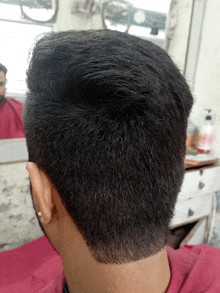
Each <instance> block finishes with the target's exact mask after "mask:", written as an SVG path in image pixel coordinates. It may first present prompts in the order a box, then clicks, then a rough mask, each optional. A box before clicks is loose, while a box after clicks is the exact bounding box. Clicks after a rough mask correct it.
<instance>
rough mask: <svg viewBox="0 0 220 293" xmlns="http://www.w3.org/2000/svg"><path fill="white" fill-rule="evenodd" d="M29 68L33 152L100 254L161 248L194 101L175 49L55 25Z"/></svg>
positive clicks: (28, 129) (139, 253)
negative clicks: (63, 29)
mask: <svg viewBox="0 0 220 293" xmlns="http://www.w3.org/2000/svg"><path fill="white" fill-rule="evenodd" d="M27 77H28V80H27V83H28V88H29V93H28V97H27V101H26V105H25V109H24V127H25V134H26V138H27V146H28V152H29V161H31V162H34V163H35V164H36V165H37V166H38V167H39V170H43V172H45V174H46V176H48V178H49V180H51V183H52V185H53V186H54V188H55V189H56V190H57V191H58V194H59V196H60V198H61V200H62V203H63V204H64V206H65V208H66V210H67V212H68V214H69V215H70V216H71V218H72V220H73V222H74V224H75V225H76V227H77V228H78V231H79V232H80V233H81V235H82V236H83V238H84V240H85V242H86V244H87V245H88V247H89V249H90V251H91V253H92V254H93V256H94V257H95V259H96V260H97V261H100V262H103V263H123V262H129V261H136V260H139V259H143V258H146V257H149V256H150V255H154V254H156V253H157V252H159V251H160V250H161V249H162V248H163V247H164V245H165V243H166V236H167V231H168V227H169V223H170V220H171V218H172V215H173V210H174V205H175V202H176V198H177V195H178V192H179V190H180V187H181V184H182V180H183V175H184V155H185V138H186V125H187V117H188V115H189V112H190V109H191V107H192V103H193V98H192V96H191V93H190V90H189V88H188V86H187V84H186V82H185V80H184V78H183V77H182V75H181V74H180V72H179V70H178V69H177V67H176V66H175V65H174V63H173V62H172V60H171V59H170V57H169V56H168V55H167V53H166V52H165V51H164V50H163V49H161V48H159V47H158V46H156V45H154V44H152V43H151V42H148V41H145V40H142V39H139V38H137V37H134V36H131V35H128V34H123V33H119V32H116V31H107V30H101V31H79V32H73V31H69V32H62V33H52V34H49V35H46V36H44V37H43V38H42V39H40V40H39V41H38V42H37V44H36V46H35V48H34V51H33V54H32V59H31V62H30V66H29V69H28V72H27ZM33 178H34V177H33ZM32 185H33V182H32ZM57 237H59V235H58V236H57Z"/></svg>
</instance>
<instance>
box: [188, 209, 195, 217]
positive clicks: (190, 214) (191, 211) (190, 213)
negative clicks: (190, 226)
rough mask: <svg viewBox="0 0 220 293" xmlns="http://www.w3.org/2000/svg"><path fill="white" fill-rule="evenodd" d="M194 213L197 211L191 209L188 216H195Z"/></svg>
mask: <svg viewBox="0 0 220 293" xmlns="http://www.w3.org/2000/svg"><path fill="white" fill-rule="evenodd" d="M194 213H195V212H194V211H193V210H191V209H189V210H188V217H191V216H193V215H194Z"/></svg>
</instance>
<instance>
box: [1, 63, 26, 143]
mask: <svg viewBox="0 0 220 293" xmlns="http://www.w3.org/2000/svg"><path fill="white" fill-rule="evenodd" d="M6 74H7V68H6V67H5V66H4V65H3V64H1V63H0V139H7V138H23V137H24V129H23V122H22V111H23V105H22V103H20V102H19V101H16V100H15V99H12V98H5V89H6V87H5V85H6Z"/></svg>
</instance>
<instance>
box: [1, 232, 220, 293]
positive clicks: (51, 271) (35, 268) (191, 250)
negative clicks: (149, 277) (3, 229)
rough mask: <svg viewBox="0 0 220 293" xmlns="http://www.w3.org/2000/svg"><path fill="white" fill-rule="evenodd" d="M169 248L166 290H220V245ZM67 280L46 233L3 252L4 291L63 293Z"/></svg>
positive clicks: (212, 292)
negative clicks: (168, 276)
mask: <svg viewBox="0 0 220 293" xmlns="http://www.w3.org/2000/svg"><path fill="white" fill-rule="evenodd" d="M166 249H167V254H168V258H169V262H170V268H171V280H170V285H169V288H168V290H167V293H177V292H180V293H218V292H220V249H218V248H214V247H212V246H209V245H206V244H201V245H195V246H191V245H186V246H185V247H184V248H181V249H177V250H174V249H172V248H170V247H168V246H167V247H166ZM64 282H65V276H64V273H63V267H62V261H61V258H60V256H59V255H58V254H57V253H56V251H55V250H54V249H53V247H52V246H51V244H50V243H49V241H48V240H47V238H46V237H45V236H43V237H41V238H39V239H36V240H34V241H32V242H30V243H28V244H25V245H23V246H21V247H19V248H16V249H13V250H9V251H5V252H1V253H0V292H2V293H33V292H35V293H62V290H63V286H64ZM143 293H144V292H143Z"/></svg>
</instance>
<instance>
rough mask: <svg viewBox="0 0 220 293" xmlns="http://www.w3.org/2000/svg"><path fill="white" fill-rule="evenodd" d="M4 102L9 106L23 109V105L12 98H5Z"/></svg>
mask: <svg viewBox="0 0 220 293" xmlns="http://www.w3.org/2000/svg"><path fill="white" fill-rule="evenodd" d="M6 100H7V101H8V102H9V103H10V104H12V105H14V106H17V107H22V108H23V103H21V102H20V101H18V100H15V99H13V98H8V97H7V98H6Z"/></svg>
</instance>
